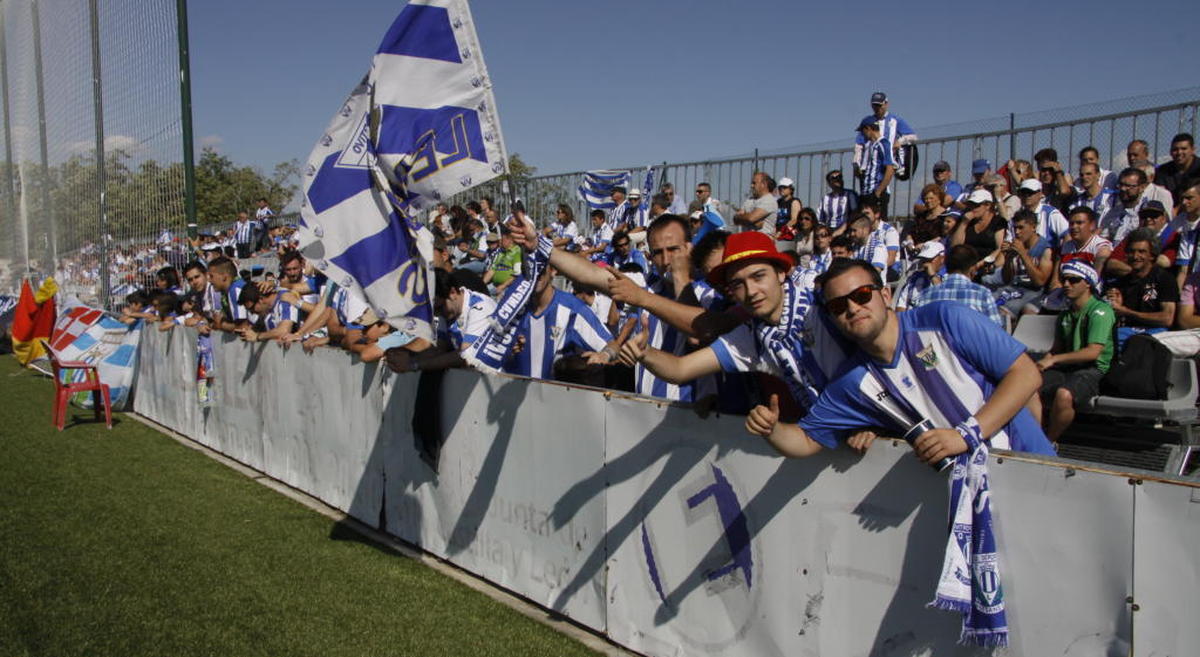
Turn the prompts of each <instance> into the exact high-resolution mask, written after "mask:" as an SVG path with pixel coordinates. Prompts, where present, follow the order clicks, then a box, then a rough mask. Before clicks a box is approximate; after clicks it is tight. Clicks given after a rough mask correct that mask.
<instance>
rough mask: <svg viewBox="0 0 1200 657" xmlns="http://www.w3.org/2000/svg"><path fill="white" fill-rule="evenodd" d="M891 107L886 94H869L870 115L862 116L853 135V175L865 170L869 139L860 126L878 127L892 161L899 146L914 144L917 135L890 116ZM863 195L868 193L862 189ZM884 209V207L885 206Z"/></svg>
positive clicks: (860, 173) (859, 175)
mask: <svg viewBox="0 0 1200 657" xmlns="http://www.w3.org/2000/svg"><path fill="white" fill-rule="evenodd" d="M890 106H891V105H890V104H889V103H888V97H887V94H885V93H884V92H882V91H876V92H875V93H873V94H871V113H870V114H868V115H867V116H864V117H863V119H862V121H859V126H860V129H859V131H858V134H856V135H854V175H855V176H856V177H859V178H861V177H862V172H864V171H865V170H866V168H867V164H866V162H867V160H866V157H867V152H866V151H867V149H866V146H867V142H868V141H869V139H867V137H866V136H865V135H864V134H863V133H862V130H861V126H862V124H863V123H867V122H870V123H873V124H875V125H876V126H877V127H878V130H879V134H880V137H882V138H883V139H885V140H887V143H888V145H889V146H890V147H891V148H892V149H894V150H893V151H892V152H891V158H892V160H893V161H897V159H898V158H897V153H898V151H899V150H900V147H901V146H905V145H908V144H913V143H916V141H917V133H916V132H915V131H913V129H912V127H910V126H909V125H908V122H907V121H905V120H904V119H902V118H900V117H899V116H896V115H895V114H892V113H891V112H889V111H888V108H889V107H890ZM863 190H864V192H863V193H864V194H865V193H867V192H868V191H869V189H868V188H866V187H864V188H863ZM885 207H886V206H885Z"/></svg>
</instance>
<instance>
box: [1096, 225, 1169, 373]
mask: <svg viewBox="0 0 1200 657" xmlns="http://www.w3.org/2000/svg"><path fill="white" fill-rule="evenodd" d="M1125 252H1126V257H1127V258H1128V259H1129V266H1130V267H1131V269H1132V271H1130V272H1129V273H1128V274H1126V275H1125V276H1122V277H1121V278H1119V279H1117V281H1116V282H1115V283H1114V284H1113V285H1112V287H1110V288H1109V289H1108V293H1107V295H1106V298H1107V300H1108V303H1109V304H1110V305H1111V306H1112V307H1113V310H1114V311H1116V313H1117V317H1118V319H1119V321H1120V326H1119V327H1118V328H1117V351H1118V353H1119V352H1120V351H1121V350H1122V349H1124V348H1125V341H1126V340H1128V339H1129V337H1130V336H1132V335H1135V334H1139V333H1160V332H1162V331H1165V330H1167V327H1169V326H1171V322H1173V321H1175V305H1176V304H1177V303H1179V284H1178V283H1177V282H1176V280H1175V277H1174V276H1172V275H1171V274H1170V273H1169V272H1167V271H1166V270H1165V269H1163V268H1162V267H1159V266H1158V263H1157V262H1155V260H1156V259H1157V258H1158V239H1157V238H1156V237H1155V236H1154V233H1153V232H1152V231H1151V230H1150V229H1148V228H1139V229H1137V230H1135V231H1133V232H1132V233H1130V235H1129V244H1128V246H1127V247H1126V249H1125Z"/></svg>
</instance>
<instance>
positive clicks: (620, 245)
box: [608, 231, 650, 274]
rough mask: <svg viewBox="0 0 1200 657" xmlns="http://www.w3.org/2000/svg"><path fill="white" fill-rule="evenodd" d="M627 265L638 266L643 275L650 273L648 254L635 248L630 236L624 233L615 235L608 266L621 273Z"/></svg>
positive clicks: (620, 232)
mask: <svg viewBox="0 0 1200 657" xmlns="http://www.w3.org/2000/svg"><path fill="white" fill-rule="evenodd" d="M627 264H634V265H637V266H638V267H640V268H641V270H642V273H643V274H649V273H650V263H648V262H647V261H646V254H644V253H642V252H641V251H640V250H638V249H635V248H633V241H632V240H631V239H630V238H629V234H628V233H626V232H624V231H619V232H616V233H613V237H612V251H611V252H610V253H609V254H608V266H609V267H612V268H613V269H615V270H618V271H620V270H621V268H622V267H624V266H625V265H627Z"/></svg>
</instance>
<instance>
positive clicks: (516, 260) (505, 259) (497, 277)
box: [491, 244, 522, 285]
mask: <svg viewBox="0 0 1200 657" xmlns="http://www.w3.org/2000/svg"><path fill="white" fill-rule="evenodd" d="M521 259H522V257H521V247H519V246H517V245H515V244H514V245H513V246H511V247H509V248H508V250H507V251H505V250H501V251H500V252H499V253H497V254H496V256H495V257H494V258H493V259H492V266H491V270H492V284H493V285H503V284H504V283H507V282H508V279H510V278H512V277H513V276H518V275H520V273H521Z"/></svg>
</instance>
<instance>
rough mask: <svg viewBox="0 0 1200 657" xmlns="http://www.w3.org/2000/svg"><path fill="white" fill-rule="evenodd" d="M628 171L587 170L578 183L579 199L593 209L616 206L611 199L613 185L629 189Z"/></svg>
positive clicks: (608, 208) (605, 208)
mask: <svg viewBox="0 0 1200 657" xmlns="http://www.w3.org/2000/svg"><path fill="white" fill-rule="evenodd" d="M629 180H630V175H629V172H628V171H608V170H603V171H588V172H586V173H584V174H583V181H582V182H581V183H580V184H579V199H580V200H581V201H583V202H584V203H587V204H588V207H589V208H591V209H593V210H611V209H613V208H615V207H617V204H616V203H613V200H612V190H613V187H624V188H625V189H626V190H628V189H629Z"/></svg>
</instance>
